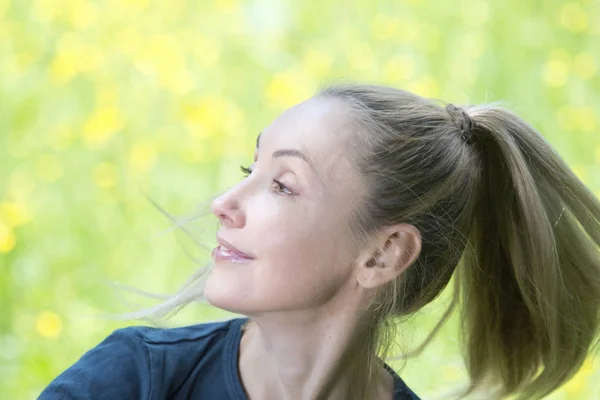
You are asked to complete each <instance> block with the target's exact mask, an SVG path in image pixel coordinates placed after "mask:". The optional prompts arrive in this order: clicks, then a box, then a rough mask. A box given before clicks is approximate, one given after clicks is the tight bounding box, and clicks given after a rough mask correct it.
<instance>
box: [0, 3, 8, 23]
mask: <svg viewBox="0 0 600 400" xmlns="http://www.w3.org/2000/svg"><path fill="white" fill-rule="evenodd" d="M8 7H10V0H0V19H2V17H4V14H6V12H7V11H8Z"/></svg>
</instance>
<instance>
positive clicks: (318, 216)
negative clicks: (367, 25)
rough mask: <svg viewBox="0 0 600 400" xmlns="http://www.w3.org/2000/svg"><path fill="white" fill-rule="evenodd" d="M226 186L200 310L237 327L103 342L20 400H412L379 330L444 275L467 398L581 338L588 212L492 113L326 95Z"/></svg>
mask: <svg viewBox="0 0 600 400" xmlns="http://www.w3.org/2000/svg"><path fill="white" fill-rule="evenodd" d="M242 169H243V170H244V171H245V172H246V173H247V175H248V176H247V177H246V178H245V179H243V180H242V181H241V182H239V183H238V184H237V185H235V186H234V187H233V188H231V189H230V190H229V191H227V192H226V193H225V194H223V195H221V196H220V197H218V198H217V199H215V200H214V202H213V205H212V209H213V212H214V214H215V215H216V216H217V217H218V219H219V220H220V222H221V224H220V229H219V231H218V233H217V240H218V242H219V244H220V245H219V246H218V247H217V248H216V249H215V250H214V251H213V259H214V261H215V263H214V268H212V269H211V273H210V276H209V277H208V279H207V280H206V285H205V287H204V296H205V298H206V299H207V300H208V301H209V302H210V303H211V304H213V305H215V306H217V307H219V308H222V309H225V310H229V311H232V312H235V313H239V314H244V315H246V316H247V317H248V318H236V319H232V320H229V321H225V322H215V323H209V324H200V325H196V326H191V327H185V328H176V329H155V328H139V327H137V328H125V329H121V330H118V331H116V332H115V333H113V334H112V335H111V336H109V337H108V338H107V339H106V340H105V341H104V342H103V343H101V344H100V345H99V346H97V347H96V348H94V349H92V350H90V351H89V352H88V353H87V354H86V355H84V356H83V357H82V359H81V360H79V361H78V362H77V363H76V364H75V365H73V366H72V367H71V368H69V369H67V370H66V371H65V372H64V373H63V374H62V375H60V376H59V377H58V378H56V379H55V380H54V381H53V382H52V383H51V384H50V386H49V387H48V388H46V390H45V391H44V392H43V393H42V395H41V397H40V398H42V399H54V398H77V399H79V398H81V399H83V398H95V399H96V398H102V399H105V398H106V399H109V398H110V399H113V398H114V399H116V398H123V399H124V398H127V399H137V398H144V399H159V398H173V399H186V398H198V399H261V400H262V399H396V400H399V399H417V398H418V397H417V396H416V395H415V394H414V393H413V392H412V391H411V390H410V389H409V388H408V387H407V386H406V385H405V384H404V382H403V381H402V380H401V379H400V377H398V375H397V374H396V373H395V372H394V371H393V370H392V369H391V368H390V367H389V366H388V365H387V364H386V363H385V362H384V361H383V360H384V359H385V355H386V349H387V348H389V345H390V343H391V341H392V340H393V338H394V324H393V318H395V317H402V316H407V315H409V314H411V313H414V312H415V311H417V310H419V309H420V308H421V307H423V306H424V305H426V304H427V303H429V302H431V301H432V300H433V299H435V298H436V297H437V296H438V295H439V294H440V292H441V291H442V290H443V289H444V288H445V287H446V286H447V284H448V283H449V281H450V278H451V277H452V276H453V274H454V273H455V271H456V277H455V280H454V282H455V283H456V287H455V291H454V301H453V302H452V304H451V306H450V309H449V311H451V309H452V308H453V307H454V305H456V304H460V306H461V315H462V321H463V328H464V342H465V352H466V364H467V368H468V371H469V374H470V378H471V386H470V388H469V391H472V390H474V389H479V388H481V387H482V386H483V387H485V390H486V391H488V393H490V395H489V396H488V398H495V397H504V396H507V395H513V394H519V395H520V396H521V397H520V398H527V399H529V398H539V397H542V396H544V395H546V394H548V393H550V392H552V391H554V390H555V389H557V388H558V387H559V386H561V385H562V384H563V383H565V382H566V381H567V380H568V379H569V378H570V377H572V376H573V374H574V373H575V372H576V371H577V370H578V369H579V368H580V366H581V364H582V362H583V361H584V360H585V358H586V356H587V354H588V352H589V351H590V350H591V347H592V345H593V344H594V343H595V340H596V339H597V338H598V330H599V316H600V314H599V311H600V257H599V253H598V246H599V245H600V204H599V202H598V200H597V199H596V198H595V197H594V195H593V194H592V193H591V192H590V191H589V190H588V189H587V188H586V187H585V186H584V185H583V184H582V183H581V182H580V181H579V180H578V179H577V177H576V176H575V175H574V174H573V172H572V171H571V170H570V169H569V168H568V167H567V165H566V164H565V163H564V162H563V161H562V160H561V158H560V157H559V156H558V155H557V154H556V153H555V152H554V150H553V149H552V148H551V146H550V145H549V144H548V143H547V142H546V141H544V139H543V138H542V137H541V136H540V135H539V134H538V133H537V132H536V131H535V130H534V129H533V128H532V127H530V126H529V125H527V124H526V123H525V122H524V121H522V120H521V119H520V118H518V117H517V116H515V115H513V114H511V113H509V112H508V111H505V110H503V109H500V108H497V107H491V106H477V107H466V108H461V107H456V106H453V105H448V106H446V107H445V108H444V107H440V106H438V105H437V104H435V103H433V102H432V101H429V100H426V99H423V98H421V97H418V96H416V95H413V94H410V93H407V92H404V91H400V90H396V89H392V88H387V87H380V86H371V85H337V86H333V87H329V88H327V89H325V90H323V91H322V92H321V93H319V94H318V95H317V96H315V97H314V98H312V99H310V100H308V101H306V102H304V103H301V104H299V105H297V106H295V107H293V108H291V109H290V110H288V111H286V112H284V113H283V114H282V115H281V116H280V117H279V118H277V119H276V120H275V121H274V122H273V123H272V124H271V125H270V126H269V127H267V128H266V129H265V130H264V131H263V132H262V134H261V135H260V136H259V140H257V146H256V150H255V153H254V163H253V164H252V165H251V166H249V167H247V168H246V167H242ZM184 292H185V290H184V291H182V293H180V297H184V296H185V295H187V294H185V293H184ZM188 292H189V290H188ZM188 294H189V293H188ZM181 302H182V301H180V302H179V303H181ZM183 302H185V301H183ZM449 314H450V312H447V313H446V315H445V317H444V318H447V317H448V315H449ZM433 333H435V331H434V332H433Z"/></svg>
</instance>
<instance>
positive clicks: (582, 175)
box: [572, 165, 588, 182]
mask: <svg viewBox="0 0 600 400" xmlns="http://www.w3.org/2000/svg"><path fill="white" fill-rule="evenodd" d="M572 169H573V172H574V173H575V175H577V177H578V178H579V179H580V180H581V181H582V182H587V177H588V176H587V171H586V170H585V169H584V168H583V167H582V166H581V165H575V166H573V168H572Z"/></svg>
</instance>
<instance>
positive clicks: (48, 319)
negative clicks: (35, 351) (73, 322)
mask: <svg viewBox="0 0 600 400" xmlns="http://www.w3.org/2000/svg"><path fill="white" fill-rule="evenodd" d="M35 331H36V332H37V333H38V335H40V336H43V337H45V338H57V337H58V336H59V335H60V333H61V332H62V320H61V318H60V316H59V315H58V314H56V313H55V312H53V311H42V312H41V313H39V314H38V316H37V318H36V320H35Z"/></svg>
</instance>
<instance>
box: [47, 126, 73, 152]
mask: <svg viewBox="0 0 600 400" xmlns="http://www.w3.org/2000/svg"><path fill="white" fill-rule="evenodd" d="M48 136H49V137H48V143H49V144H50V146H51V147H52V148H53V149H54V150H64V149H66V148H68V147H69V146H71V144H73V140H74V139H75V134H74V132H73V128H72V127H71V126H69V125H58V126H55V127H54V128H53V129H51V130H50V133H49V135H48Z"/></svg>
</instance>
